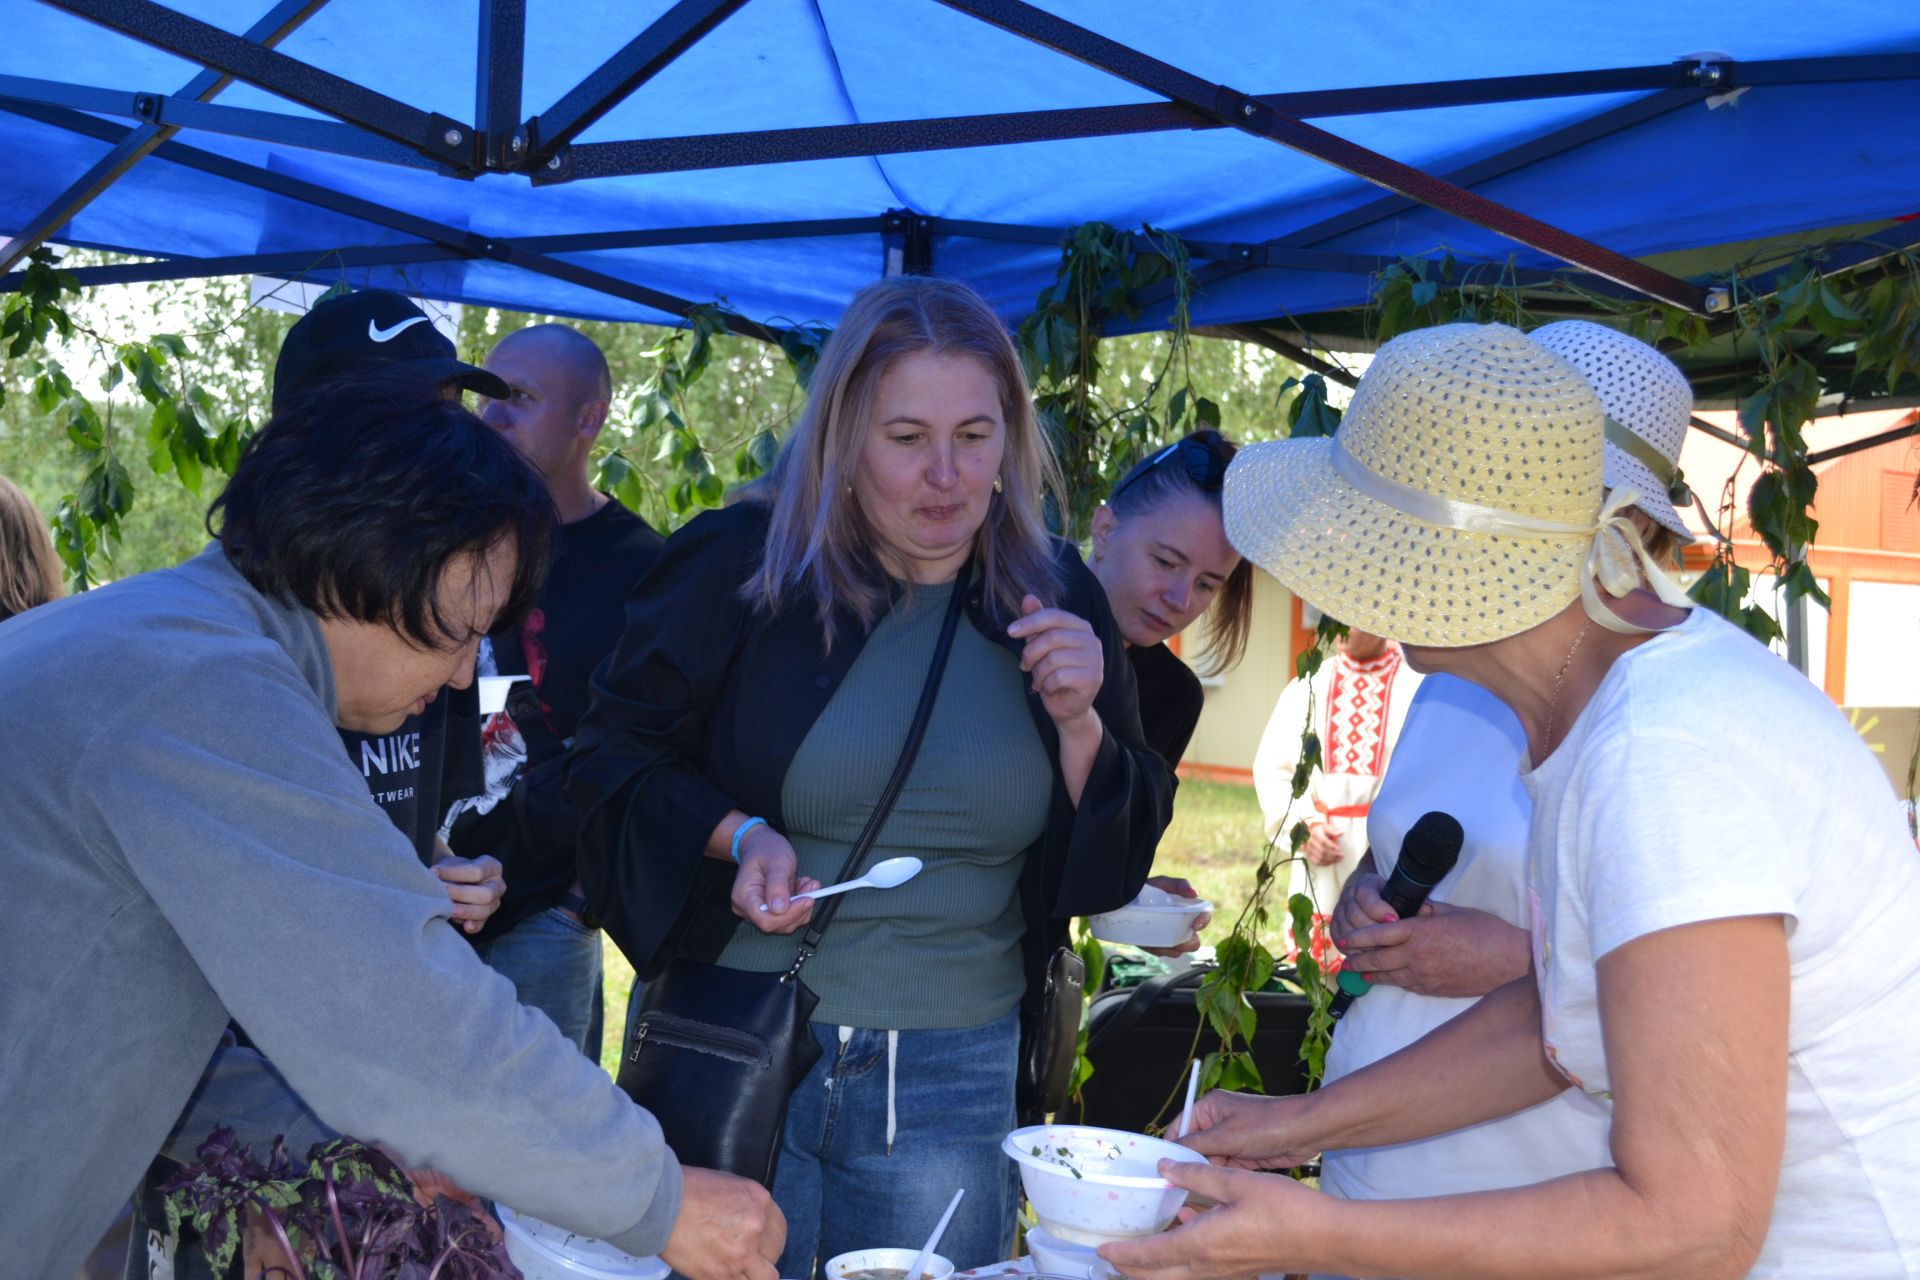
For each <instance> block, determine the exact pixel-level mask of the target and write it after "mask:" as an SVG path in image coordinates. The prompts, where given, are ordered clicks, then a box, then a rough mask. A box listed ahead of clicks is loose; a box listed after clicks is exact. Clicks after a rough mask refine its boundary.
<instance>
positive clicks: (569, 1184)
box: [0, 547, 680, 1276]
mask: <svg viewBox="0 0 1920 1280" xmlns="http://www.w3.org/2000/svg"><path fill="white" fill-rule="evenodd" d="M334 705H335V703H334V687H333V669H332V665H331V663H330V662H329V660H328V657H327V653H326V647H325V644H324V642H323V640H322V638H321V633H320V628H319V624H318V622H317V621H316V620H315V619H314V617H313V616H312V615H311V614H309V613H307V612H306V611H304V610H302V609H298V608H294V607H290V606H287V605H284V604H281V603H279V602H276V601H273V600H269V599H267V598H265V597H263V596H261V595H260V594H259V593H258V592H256V591H255V590H254V589H253V588H252V587H250V586H249V585H248V584H247V583H246V581H245V580H244V579H243V578H241V577H240V575H239V574H237V573H236V572H234V570H233V569H232V567H231V566H230V565H229V564H228V563H227V560H226V557H225V556H224V555H223V554H222V553H221V552H220V551H219V549H218V548H217V547H214V548H210V549H209V550H208V551H207V552H205V553H203V554H202V555H200V556H198V557H196V558H194V559H193V560H190V561H188V562H187V563H186V564H184V565H181V566H180V567H178V568H176V569H168V570H163V571H160V572H157V573H149V574H143V575H141V576H139V577H136V578H131V579H128V580H126V581H125V582H121V583H118V584H115V585H114V586H110V587H106V588H104V589H102V590H99V591H94V592H89V593H87V594H85V595H82V596H78V597H75V598H72V599H69V600H64V601H60V602H57V603H54V604H50V605H46V606H43V607H42V608H39V609H36V610H33V611H31V612H29V613H26V614H22V615H20V616H19V617H17V618H15V619H13V620H11V621H9V622H7V623H5V624H3V625H0V742H4V743H5V744H6V747H7V750H6V760H5V763H4V765H0V897H3V898H4V901H5V904H6V908H7V909H6V915H5V923H4V924H0V1257H4V1258H5V1259H6V1263H5V1270H6V1271H7V1273H8V1274H10V1275H22V1276H28V1275H31V1276H43V1275H44V1276H53V1275H70V1274H72V1273H73V1271H74V1269H75V1268H76V1267H77V1266H78V1265H79V1263H80V1261H81V1260H82V1259H83V1258H84V1256H85V1255H86V1253H87V1251H88V1250H89V1249H90V1248H91V1247H92V1245H93V1243H94V1242H95V1240H96V1239H97V1238H98V1237H99V1235H100V1233H101V1231H103V1230H104V1229H105V1228H106V1226H107V1224H108V1223H109V1222H111V1221H112V1219H113V1215H114V1212H115V1210H116V1209H117V1207H118V1206H119V1205H120V1204H121V1203H122V1202H123V1201H125V1199H126V1198H127V1196H128V1194H129V1193H131V1191H132V1190H133V1187H134V1184H135V1183H136V1182H137V1181H138V1179H139V1177H140V1174H141V1172H142V1171H143V1170H144V1169H145V1167H146V1165H147V1162H148V1160H149V1159H150V1158H151V1157H152V1156H153V1154H154V1153H155V1152H156V1151H157V1150H159V1148H160V1145H161V1143H162V1141H163V1140H164V1139H165V1138H166V1136H167V1131H168V1129H169V1128H170V1127H171V1126H172V1124H173V1122H174V1119H175V1118H176V1117H177V1116H178V1115H179V1114H180V1110H181V1107H182V1106H183V1105H184V1104H185V1103H186V1101H187V1098H188V1096H189V1095H190V1094H191V1093H192V1091H193V1088H194V1084H195V1082H196V1081H197V1080H198V1079H199V1077H200V1073H201V1071H202V1070H203V1069H204V1068H205V1067H206V1066H207V1062H208V1059H209V1058H210V1057H211V1056H212V1054H213V1051H214V1049H215V1047H216V1046H217V1045H218V1044H219V1043H220V1038H221V1032H222V1030H223V1028H224V1027H225V1025H226V1022H227V1020H228V1018H229V1017H231V1018H234V1019H236V1020H238V1021H239V1023H240V1024H241V1025H242V1026H244V1027H245V1028H246V1029H247V1031H248V1033H249V1034H250V1035H251V1036H252V1037H253V1039H254V1041H255V1042H256V1043H258V1044H259V1046H260V1048H261V1050H262V1051H263V1052H265V1053H266V1055H267V1056H268V1057H269V1058H270V1059H272V1061H273V1062H274V1064H275V1065H276V1066H277V1067H278V1068H279V1069H280V1071H281V1072H282V1073H284V1075H285V1076H286V1079H287V1081H288V1083H290V1084H291V1085H292V1086H293V1087H294V1088H295V1089H297V1090H298V1091H299V1092H300V1094H301V1095H302V1096H303V1097H304V1098H305V1099H306V1100H307V1102H308V1103H309V1104H310V1105H311V1106H312V1108H313V1110H314V1112H315V1113H317V1114H318V1115H319V1116H320V1117H321V1118H322V1119H323V1120H325V1121H326V1122H327V1123H328V1124H330V1125H332V1126H334V1127H335V1128H337V1129H340V1130H341V1131H343V1132H346V1133H351V1134H354V1135H356V1136H358V1137H361V1138H365V1139H369V1140H379V1141H383V1142H385V1143H387V1144H388V1145H389V1146H391V1147H392V1148H394V1149H395V1150H396V1151H397V1152H398V1153H399V1154H400V1156H401V1157H402V1158H403V1159H404V1160H406V1161H407V1162H408V1163H410V1164H416V1165H423V1166H431V1167H432V1168H435V1169H439V1170H441V1171H443V1172H445V1173H447V1174H449V1175H451V1176H452V1177H453V1178H455V1179H456V1180H458V1181H459V1182H461V1183H462V1184H464V1185H465V1186H466V1187H468V1188H469V1189H471V1190H473V1191H476V1192H479V1193H480V1194H482V1195H486V1196H489V1197H492V1198H494V1199H496V1200H499V1201H501V1202H502V1203H505V1204H509V1205H512V1206H514V1207H515V1208H516V1209H520V1210H524V1211H525V1212H527V1213H530V1214H532V1215H534V1216H535V1217H539V1218H544V1219H547V1220H549V1221H552V1222H554V1223H557V1224H559V1225H561V1226H564V1227H566V1228H568V1229H570V1230H575V1231H580V1232H583V1233H587V1234H590V1235H594V1236H599V1237H602V1238H604V1239H608V1240H611V1241H613V1242H614V1243H616V1244H618V1245H619V1246H621V1247H622V1248H625V1249H627V1250H629V1251H630V1252H633V1253H636V1254H650V1253H657V1252H658V1251H659V1250H660V1249H661V1248H662V1247H663V1246H664V1245H665V1243H666V1240H667V1236H668V1234H669V1231H670V1230H671V1227H672V1224H673V1220H674V1218H675V1216H676V1215H677V1214H678V1212H679V1207H680V1169H679V1165H678V1164H677V1163H676V1162H675V1160H674V1158H673V1154H672V1153H671V1152H670V1151H668V1150H667V1149H666V1148H665V1146H664V1145H663V1144H662V1142H661V1140H660V1129H659V1126H658V1125H656V1124H655V1123H654V1120H653V1117H651V1116H650V1115H648V1114H647V1113H646V1112H645V1111H642V1110H640V1109H639V1108H638V1107H635V1106H634V1105H633V1104H632V1103H630V1102H629V1101H628V1100H627V1099H626V1097H625V1096H624V1095H622V1094H621V1093H620V1092H619V1091H618V1090H617V1089H615V1088H614V1087H613V1085H612V1084H611V1083H610V1082H609V1081H608V1080H607V1077H606V1075H605V1073H603V1072H602V1071H601V1070H600V1069H599V1068H598V1067H597V1066H595V1065H594V1064H593V1063H591V1062H589V1061H587V1059H585V1058H584V1057H582V1056H581V1055H580V1053H579V1051H578V1050H576V1049H575V1048H574V1047H573V1045H572V1044H570V1043H569V1042H568V1041H567V1040H566V1039H565V1038H564V1037H563V1036H561V1034H560V1032H559V1031H558V1030H557V1029H556V1028H555V1027H554V1025H553V1024H552V1023H551V1022H549V1021H548V1020H547V1018H546V1017H545V1016H544V1015H542V1014H540V1013H539V1012H537V1011H535V1010H532V1009H526V1008H523V1007H521V1006H520V1005H519V1004H518V1003H517V1002H516V1001H515V999H514V991H513V986H512V984H511V983H509V982H508V981H507V980H506V979H505V978H502V977H501V976H499V975H498V974H496V973H494V972H493V971H492V970H491V969H489V968H487V967H486V966H485V965H484V964H482V963H481V962H480V961H479V960H478V959H476V958H475V956H474V953H473V948H472V947H471V946H469V945H468V944H467V942H466V940H465V939H464V938H462V937H461V936H460V935H459V934H458V933H457V932H456V931H455V929H454V928H453V927H452V926H451V925H450V924H449V923H448V914H449V904H448V901H447V895H446V892H445V890H444V889H443V888H442V887H441V884H440V882H439V881H438V880H437V879H435V878H434V876H433V875H432V874H431V873H430V872H428V871H427V870H426V869H425V868H424V867H422V866H421V864H420V861H419V859H418V858H417V857H416V856H415V854H414V851H413V849H412V847H411V846H410V845H409V844H408V842H407V839H406V837H405V836H403V835H401V834H400V833H399V832H398V831H396V830H395V829H394V826H393V824H392V823H391V822H389V821H388V820H387V818H386V815H384V814H383V813H381V811H380V809H379V808H378V807H377V806H376V805H375V804H374V803H373V801H372V800H371V799H370V798H369V796H368V794H367V788H366V784H365V782H364V781H362V779H361V778H360V775H359V774H357V773H356V772H355V771H354V770H353V768H352V767H351V766H350V765H349V764H348V761H347V758H346V755H345V753H344V752H342V751H341V749H340V737H339V734H338V733H337V732H336V731H335V729H334V724H333V713H334ZM302 1154H304V1153H302Z"/></svg>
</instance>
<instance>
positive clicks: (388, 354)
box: [273, 289, 510, 410]
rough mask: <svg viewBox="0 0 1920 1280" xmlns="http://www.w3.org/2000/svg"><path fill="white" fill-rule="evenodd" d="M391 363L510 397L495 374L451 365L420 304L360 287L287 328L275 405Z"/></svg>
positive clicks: (449, 348)
mask: <svg viewBox="0 0 1920 1280" xmlns="http://www.w3.org/2000/svg"><path fill="white" fill-rule="evenodd" d="M388 364H400V365H405V366H406V367H407V368H409V369H413V370H417V371H419V372H420V373H421V374H422V375H424V376H426V377H428V378H431V379H433V380H434V381H435V382H439V383H442V384H444V383H448V382H452V383H456V384H458V385H459V386H461V387H464V388H466V389H467V390H469V391H478V392H479V393H480V394H481V395H483V396H490V397H492V398H493V399H495V400H504V399H506V398H507V396H508V395H509V394H510V392H509V391H508V389H507V384H506V383H505V382H504V381H502V380H501V379H500V377H499V376H498V375H497V374H492V373H488V372H487V371H486V370H485V369H482V368H479V367H477V366H475V365H470V364H467V363H465V362H464V361H461V360H456V359H455V358H454V352H453V343H451V342H449V341H447V338H446V335H445V334H442V333H441V332H440V331H439V330H438V329H436V328H434V327H433V321H432V320H430V319H428V318H427V314H426V312H424V311H422V310H420V308H419V307H416V306H414V305H413V303H411V302H409V301H408V300H407V299H406V298H404V297H402V296H401V295H400V294H397V293H393V292H391V291H389V290H386V289H361V290H359V291H357V292H354V293H343V294H340V295H338V296H336V297H332V298H328V299H326V300H325V301H324V302H321V303H320V304H319V305H318V306H316V307H314V308H313V310H311V311H309V312H307V314H305V315H304V316H301V317H300V319H299V320H297V321H296V322H295V323H294V326H293V328H291V329H289V330H288V331H287V339H286V341H285V342H283V343H281V344H280V355H279V358H278V359H276V360H275V361H274V365H273V407H274V408H275V409H276V410H278V409H279V408H280V406H281V405H282V404H284V403H285V402H286V401H287V400H289V399H290V398H292V397H293V396H296V395H298V394H299V393H300V392H302V391H306V390H308V389H309V388H312V387H316V386H319V385H320V384H321V383H323V382H326V381H328V380H330V379H333V378H338V377H340V376H341V375H343V374H350V373H366V372H368V371H370V370H373V369H377V368H379V367H380V366H382V365H388Z"/></svg>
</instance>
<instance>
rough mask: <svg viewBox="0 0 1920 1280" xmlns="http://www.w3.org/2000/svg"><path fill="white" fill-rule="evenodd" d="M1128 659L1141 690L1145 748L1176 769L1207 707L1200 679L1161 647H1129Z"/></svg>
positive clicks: (1141, 714) (1159, 645)
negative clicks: (1205, 706) (1131, 663)
mask: <svg viewBox="0 0 1920 1280" xmlns="http://www.w3.org/2000/svg"><path fill="white" fill-rule="evenodd" d="M1127 657H1128V658H1129V659H1131V660H1132V662H1133V679H1134V683H1135V684H1137V685H1138V686H1139V687H1140V728H1141V730H1142V732H1143V733H1144V734H1145V735H1146V739H1147V745H1148V746H1150V747H1152V748H1153V749H1154V752H1155V753H1156V754H1157V755H1159V757H1160V758H1161V759H1162V760H1165V761H1166V762H1167V767H1168V768H1169V769H1173V768H1177V767H1179V764H1180V757H1181V756H1183V755H1185V754H1186V753H1187V743H1188V742H1189V741H1190V740H1191V739H1192V738H1193V728H1194V726H1195V725H1197V724H1199V723H1200V710H1201V708H1202V707H1203V706H1204V705H1205V703H1206V692H1205V690H1203V689H1202V688H1201V687H1200V677H1199V676H1196V675H1194V674H1193V668H1191V667H1189V666H1188V665H1187V664H1186V663H1184V662H1182V661H1181V660H1180V659H1179V657H1178V656H1177V655H1176V654H1175V653H1174V652H1173V650H1171V649H1169V648H1167V646H1166V645H1164V644H1149V645H1138V644H1136V645H1132V646H1130V647H1129V648H1128V649H1127Z"/></svg>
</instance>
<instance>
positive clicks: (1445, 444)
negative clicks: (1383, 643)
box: [1222, 325, 1686, 648]
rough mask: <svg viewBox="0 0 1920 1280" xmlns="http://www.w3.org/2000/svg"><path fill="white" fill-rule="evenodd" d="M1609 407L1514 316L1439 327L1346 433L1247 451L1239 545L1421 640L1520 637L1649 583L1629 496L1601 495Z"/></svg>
mask: <svg viewBox="0 0 1920 1280" xmlns="http://www.w3.org/2000/svg"><path fill="white" fill-rule="evenodd" d="M1604 421H1605V413H1604V411H1603V410H1602V408H1601V404H1600V400H1599V398H1598V397H1597V396H1596V395H1595V393H1594V391H1593V388H1592V387H1591V386H1590V385H1589V384H1588V382H1587V380H1586V379H1585V378H1583V377H1582V376H1581V375H1580V373H1579V372H1578V371H1576V370H1575V369H1574V368H1573V367H1572V366H1571V365H1569V364H1568V363H1567V362H1566V361H1565V360H1563V359H1561V358H1560V357H1559V356H1556V355H1554V354H1553V353H1551V352H1549V351H1547V350H1546V349H1545V348H1544V347H1541V346H1539V345H1538V344H1536V343H1534V342H1533V341H1531V340H1530V339H1528V338H1527V337H1526V335H1524V334H1522V333H1521V332H1520V331H1519V330H1517V329H1511V328H1508V327H1507V326H1505V325H1441V326H1438V327H1435V328H1431V329H1422V330H1418V331H1416V332H1413V333H1409V334H1404V335H1402V336H1401V337H1398V338H1395V339H1394V340H1393V341H1391V342H1389V343H1387V344H1386V345H1385V346H1383V347H1381V348H1380V351H1379V354H1378V355H1376V356H1375V357H1374V361H1373V364H1372V367H1370V368H1369V369H1368V370H1367V373H1366V376H1364V377H1363V378H1361V379H1360V385H1359V388H1358V389H1357V390H1356V391H1355V392H1354V395H1353V403H1352V404H1351V406H1349V408H1348V409H1347V412H1346V416H1345V417H1344V419H1343V420H1342V422H1341V424H1340V430H1339V433H1338V434H1337V436H1336V437H1334V438H1333V439H1324V438H1322V439H1311V440H1282V441H1277V442H1274V443H1270V444H1256V445H1248V446H1245V447H1243V448H1242V449H1241V450H1240V453H1239V455H1238V456H1237V457H1236V458H1235V459H1234V461H1233V465H1232V466H1231V467H1230V468H1229V469H1228V471H1227V480H1226V488H1225V493H1224V496H1223V502H1222V505H1223V508H1224V510H1223V515H1224V517H1225V521H1226V530H1227V537H1228V539H1229V540H1230V541H1231V542H1232V543H1233V545H1234V547H1235V548H1237V549H1238V550H1239V552H1240V553H1241V554H1242V555H1244V556H1246V557H1247V558H1248V559H1249V560H1252V561H1253V562H1254V563H1255V564H1257V565H1259V566H1260V567H1261V568H1263V569H1265V570H1266V571H1267V572H1268V573H1270V574H1272V575H1273V576H1274V577H1275V578H1278V579H1279V580H1280V581H1281V582H1282V583H1283V584H1285V586H1286V587H1287V588H1288V589H1289V590H1290V591H1293V592H1294V593H1295V594H1297V595H1299V596H1300V597H1301V598H1302V599H1305V600H1307V601H1309V602H1311V603H1312V604H1314V605H1316V606H1317V607H1319V608H1320V609H1322V610H1323V611H1325V612H1326V613H1328V614H1330V615H1331V616H1333V617H1336V618H1340V619H1342V620H1343V621H1345V622H1347V623H1348V624H1350V625H1352V626H1355V627H1359V628H1360V629H1362V630H1365V631H1370V632H1373V633H1374V634H1376V635H1383V636H1387V637H1389V638H1391V639H1395V640H1400V641H1403V642H1405V643H1408V644H1414V645H1422V646H1429V647H1434V648H1455V647H1459V646H1463V645H1473V644H1485V643H1488V642H1490V641H1494V640H1499V639H1503V638H1505V637H1507V636H1511V635H1517V634H1519V633H1520V632H1522V631H1525V630H1528V629H1529V628H1531V627H1534V626H1537V625H1539V624H1540V623H1542V622H1545V621H1546V620H1547V619H1548V618H1551V617H1553V616H1554V615H1555V614H1557V613H1559V612H1560V611H1561V610H1562V609H1564V608H1566V607H1567V605H1568V604H1570V603H1572V602H1573V600H1575V599H1576V598H1578V599H1581V600H1582V601H1584V602H1585V604H1586V608H1587V612H1588V614H1589V615H1590V616H1592V617H1593V618H1594V619H1595V621H1597V622H1599V623H1601V624H1602V625H1604V626H1607V627H1609V628H1611V629H1614V630H1621V631H1636V632H1637V631H1640V630H1642V629H1641V628H1638V627H1634V626H1632V625H1631V624H1628V623H1626V622H1624V621H1623V620H1622V619H1620V618H1618V617H1616V616H1615V615H1614V614H1613V613H1612V612H1611V611H1610V610H1608V609H1607V608H1606V606H1605V605H1604V604H1603V603H1602V602H1601V600H1600V598H1599V595H1598V592H1597V591H1596V589H1595V583H1596V580H1597V581H1598V583H1599V585H1600V586H1602V587H1604V588H1605V589H1606V590H1607V591H1608V592H1610V593H1612V594H1614V595H1624V594H1626V593H1627V592H1628V591H1630V590H1632V589H1633V588H1634V587H1636V586H1638V585H1640V584H1641V581H1642V578H1643V576H1644V577H1645V578H1646V580H1647V581H1649V582H1651V583H1652V584H1653V586H1654V587H1655V589H1656V590H1657V591H1658V592H1659V593H1660V595H1661V598H1662V599H1664V600H1667V601H1668V603H1679V604H1684V603H1685V602H1686V598H1685V596H1683V595H1680V593H1679V591H1678V589H1677V588H1674V587H1673V585H1672V584H1671V582H1669V581H1667V579H1666V578H1665V577H1664V576H1663V575H1661V574H1660V573H1659V571H1658V569H1657V568H1655V567H1654V566H1653V565H1652V563H1651V561H1649V560H1648V559H1647V557H1646V553H1645V551H1644V550H1643V549H1642V548H1641V546H1640V539H1639V537H1638V535H1637V533H1636V532H1635V531H1634V529H1633V526H1632V524H1631V523H1630V521H1628V519H1627V517H1626V515H1625V514H1624V511H1625V508H1626V507H1627V506H1629V505H1631V504H1632V503H1633V502H1635V501H1637V500H1638V497H1639V495H1638V494H1636V493H1635V492H1634V491H1633V490H1631V489H1623V490H1619V491H1617V492H1616V493H1615V494H1614V495H1613V496H1612V497H1611V498H1609V499H1608V501H1607V502H1606V504H1605V506H1604V507H1603V506H1602V502H1601V493H1602V474H1603V466H1604V464H1603V459H1602V454H1601V440H1602V428H1603V423H1604Z"/></svg>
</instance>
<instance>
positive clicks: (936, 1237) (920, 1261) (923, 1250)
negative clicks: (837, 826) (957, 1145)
mask: <svg viewBox="0 0 1920 1280" xmlns="http://www.w3.org/2000/svg"><path fill="white" fill-rule="evenodd" d="M900 861H902V862H915V863H917V862H919V861H920V859H918V858H902V859H900ZM886 865H887V864H886V863H885V862H883V863H881V864H880V866H881V867H884V866H886ZM879 869H880V867H875V868H874V870H876V871H878V870H879ZM919 869H920V868H919V867H917V866H916V867H915V868H914V870H915V871H918V870H919ZM909 874H911V873H909ZM966 1194H967V1189H966V1188H965V1187H962V1188H960V1189H959V1190H958V1191H956V1192H954V1193H953V1199H951V1200H949V1201H947V1211H946V1212H945V1213H943V1214H941V1215H940V1223H939V1225H938V1226H936V1227H934V1229H933V1234H932V1235H930V1236H928V1237H927V1242H926V1243H925V1244H923V1245H921V1246H920V1254H919V1256H918V1257H916V1258H915V1259H914V1260H913V1265H912V1266H911V1267H908V1268H907V1274H906V1280H920V1277H921V1276H922V1275H923V1274H924V1273H925V1272H926V1269H927V1259H928V1258H931V1257H932V1256H933V1251H934V1250H935V1249H937V1248H939V1247H940V1237H941V1236H943V1235H945V1234H947V1224H948V1223H949V1222H952V1221H953V1211H954V1210H955V1209H958V1208H959V1207H960V1197H962V1196H964V1195H966Z"/></svg>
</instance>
